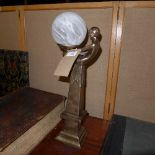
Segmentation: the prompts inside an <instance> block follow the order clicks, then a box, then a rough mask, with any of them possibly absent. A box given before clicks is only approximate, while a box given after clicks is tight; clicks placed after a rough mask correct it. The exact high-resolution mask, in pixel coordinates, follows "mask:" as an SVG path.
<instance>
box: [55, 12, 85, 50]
mask: <svg viewBox="0 0 155 155" xmlns="http://www.w3.org/2000/svg"><path fill="white" fill-rule="evenodd" d="M86 34H87V27H86V24H85V22H84V20H83V19H82V18H81V17H80V16H79V15H78V14H76V13H74V12H64V13H61V14H60V15H58V16H57V17H56V18H55V20H54V22H53V24H52V36H53V38H54V40H55V42H56V43H57V44H60V45H62V46H67V47H75V46H79V45H80V44H81V43H82V42H83V41H84V40H85V37H86Z"/></svg>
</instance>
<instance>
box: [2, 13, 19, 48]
mask: <svg viewBox="0 0 155 155" xmlns="http://www.w3.org/2000/svg"><path fill="white" fill-rule="evenodd" d="M0 48H7V49H19V36H18V18H17V14H16V12H0Z"/></svg>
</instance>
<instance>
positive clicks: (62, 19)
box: [52, 12, 100, 148]
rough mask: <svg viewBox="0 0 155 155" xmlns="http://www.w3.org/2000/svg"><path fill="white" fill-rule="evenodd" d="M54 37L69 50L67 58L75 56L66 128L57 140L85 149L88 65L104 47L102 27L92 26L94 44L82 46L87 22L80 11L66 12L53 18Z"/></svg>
mask: <svg viewBox="0 0 155 155" xmlns="http://www.w3.org/2000/svg"><path fill="white" fill-rule="evenodd" d="M52 36H53V38H54V40H55V42H56V43H57V44H58V45H59V46H60V47H63V49H64V50H65V55H64V57H67V56H69V57H67V60H69V59H72V57H75V59H74V63H73V64H72V66H71V68H70V72H69V80H70V81H69V82H70V85H69V92H68V98H67V102H66V106H65V110H64V111H63V112H62V114H61V118H62V119H64V128H63V129H62V131H61V132H60V133H59V135H58V136H57V137H56V139H57V140H59V141H62V142H63V143H67V144H69V145H71V146H74V147H76V148H81V145H82V143H83V141H84V139H85V137H86V129H85V128H84V127H83V126H82V123H83V120H84V118H85V116H86V115H87V114H88V113H87V111H86V110H85V88H86V68H87V65H88V63H89V62H91V61H92V60H93V59H94V58H95V57H96V56H97V53H98V51H99V49H100V42H99V40H100V30H99V28H97V27H92V28H90V30H89V31H88V36H89V38H90V40H91V44H90V45H87V46H86V45H85V46H82V47H81V44H83V42H84V41H85V39H86V36H87V26H86V24H85V21H84V20H83V19H82V18H81V17H80V16H79V15H78V14H77V13H74V12H64V13H61V14H60V15H58V16H57V17H56V18H55V20H54V21H53V24H52ZM66 53H67V54H66ZM77 53H78V54H77ZM64 65H65V64H63V65H61V66H62V67H63V66H64ZM94 74H95V73H94ZM92 91H93V90H92Z"/></svg>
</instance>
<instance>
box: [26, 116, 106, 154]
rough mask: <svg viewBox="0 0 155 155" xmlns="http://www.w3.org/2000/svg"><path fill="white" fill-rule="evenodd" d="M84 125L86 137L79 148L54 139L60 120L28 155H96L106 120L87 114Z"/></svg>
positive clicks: (60, 126)
mask: <svg viewBox="0 0 155 155" xmlns="http://www.w3.org/2000/svg"><path fill="white" fill-rule="evenodd" d="M84 126H85V127H86V130H87V137H86V139H85V141H84V144H83V146H82V149H81V150H79V149H75V148H72V147H70V146H68V145H65V144H63V143H61V142H59V141H56V140H55V139H54V138H55V137H56V135H57V134H58V133H59V132H60V129H61V128H62V127H63V122H62V121H61V122H60V123H59V124H58V125H57V126H56V127H55V128H54V129H53V131H51V133H50V134H49V135H47V137H46V138H45V139H44V140H43V141H42V142H41V143H40V144H39V145H38V146H37V147H36V148H35V149H34V150H33V151H32V152H31V153H30V154H29V155H98V154H99V152H100V149H101V146H102V143H103V140H104V137H105V134H106V131H107V127H108V122H107V121H103V120H102V119H98V118H94V117H90V116H88V117H87V118H86V120H85V122H84Z"/></svg>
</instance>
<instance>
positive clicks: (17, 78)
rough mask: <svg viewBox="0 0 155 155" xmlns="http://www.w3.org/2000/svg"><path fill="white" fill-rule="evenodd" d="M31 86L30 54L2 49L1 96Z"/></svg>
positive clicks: (0, 53) (0, 56)
mask: <svg viewBox="0 0 155 155" xmlns="http://www.w3.org/2000/svg"><path fill="white" fill-rule="evenodd" d="M26 86H29V66H28V52H23V51H17V50H5V49H0V96H4V95H6V94H7V93H9V92H12V91H15V90H17V89H18V88H20V87H26Z"/></svg>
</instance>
